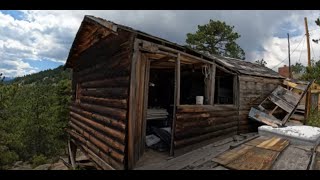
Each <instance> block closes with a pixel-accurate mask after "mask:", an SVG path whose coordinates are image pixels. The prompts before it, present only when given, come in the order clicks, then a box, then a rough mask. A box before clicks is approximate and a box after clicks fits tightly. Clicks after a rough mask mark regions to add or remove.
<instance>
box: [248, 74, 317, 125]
mask: <svg viewBox="0 0 320 180" xmlns="http://www.w3.org/2000/svg"><path fill="white" fill-rule="evenodd" d="M312 83H313V81H312V82H307V81H297V80H292V79H286V80H285V81H284V84H285V85H287V86H288V87H289V88H290V89H285V88H284V87H281V86H278V87H277V88H276V89H275V90H274V91H273V92H272V93H271V94H270V95H269V96H268V97H267V98H266V99H265V100H264V101H263V102H262V103H260V105H259V106H258V108H259V110H258V109H256V108H254V107H252V108H251V110H250V112H249V117H250V118H251V119H254V120H256V121H259V122H262V123H265V124H267V125H270V126H273V127H279V126H283V125H284V124H285V123H286V122H287V120H289V119H290V117H291V116H292V115H293V113H294V112H295V110H296V108H297V107H298V105H299V103H300V101H301V99H302V98H303V96H304V95H305V94H306V93H307V91H308V89H309V87H310V85H311V84H312ZM302 89H303V90H304V91H302V93H298V92H295V90H300V91H301V90H302ZM267 101H271V102H272V103H273V104H275V107H274V108H273V109H272V110H268V109H267V108H265V107H263V104H264V103H265V102H267ZM277 108H281V109H282V110H284V111H286V112H287V114H286V115H285V116H284V118H283V119H277V118H275V117H274V116H273V113H275V112H276V110H277Z"/></svg>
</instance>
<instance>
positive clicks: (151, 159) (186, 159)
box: [135, 133, 320, 170]
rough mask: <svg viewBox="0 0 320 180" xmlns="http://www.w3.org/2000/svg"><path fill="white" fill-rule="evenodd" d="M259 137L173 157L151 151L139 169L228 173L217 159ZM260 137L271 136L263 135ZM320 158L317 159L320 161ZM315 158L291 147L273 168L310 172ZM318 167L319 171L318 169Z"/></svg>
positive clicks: (238, 138)
mask: <svg viewBox="0 0 320 180" xmlns="http://www.w3.org/2000/svg"><path fill="white" fill-rule="evenodd" d="M257 136H258V134H257V133H250V134H242V135H234V136H233V137H229V138H224V139H222V140H219V141H216V142H214V143H211V144H209V145H207V146H204V147H202V148H198V149H196V150H193V151H191V152H189V153H186V154H183V155H180V156H177V157H171V158H170V157H169V156H168V153H167V152H166V153H164V154H159V153H158V152H155V151H147V152H146V153H145V154H144V157H143V158H142V159H141V161H139V162H138V163H137V166H136V168H135V170H228V168H226V167H223V166H221V165H220V164H218V163H216V162H214V161H213V159H214V158H215V157H217V156H218V155H220V154H223V153H225V152H227V151H228V150H230V147H236V146H238V145H240V144H244V143H246V142H250V141H251V139H253V138H255V137H257ZM260 138H267V137H264V136H260ZM260 138H259V139H260ZM318 155H319V154H317V157H316V159H320V158H318ZM311 159H312V146H307V145H293V144H289V145H288V146H287V147H286V148H285V149H284V150H282V152H281V154H280V155H279V156H278V157H277V158H276V161H275V162H274V163H273V166H272V168H271V169H273V170H306V169H308V166H309V165H310V162H311ZM319 162H320V161H319V160H318V161H316V164H317V163H318V164H319ZM139 163H140V164H139ZM316 167H317V168H319V167H318V166H316ZM317 168H316V169H317Z"/></svg>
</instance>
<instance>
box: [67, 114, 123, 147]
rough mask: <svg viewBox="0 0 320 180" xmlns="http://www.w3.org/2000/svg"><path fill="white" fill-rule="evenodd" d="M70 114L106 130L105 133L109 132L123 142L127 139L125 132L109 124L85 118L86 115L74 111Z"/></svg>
mask: <svg viewBox="0 0 320 180" xmlns="http://www.w3.org/2000/svg"><path fill="white" fill-rule="evenodd" d="M70 116H71V117H73V118H75V119H76V120H79V121H81V122H83V123H85V124H88V125H90V126H92V127H93V128H96V129H99V130H100V131H102V132H104V133H105V134H108V136H110V137H114V138H117V139H119V140H120V141H121V142H124V140H125V134H124V133H122V132H119V131H117V130H115V129H112V128H110V127H108V126H104V125H102V124H100V123H97V122H95V121H92V120H91V119H88V118H85V117H83V116H81V115H79V114H76V113H74V112H70Z"/></svg>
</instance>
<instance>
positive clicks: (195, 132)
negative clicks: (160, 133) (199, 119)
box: [175, 121, 238, 140]
mask: <svg viewBox="0 0 320 180" xmlns="http://www.w3.org/2000/svg"><path fill="white" fill-rule="evenodd" d="M237 125H238V122H237V121H235V122H230V123H225V124H220V125H216V126H209V127H206V128H203V127H202V128H201V127H194V128H192V129H186V130H184V129H182V130H180V129H176V132H175V138H176V139H177V140H178V139H185V138H190V137H194V136H201V135H203V134H210V133H211V132H215V131H219V130H224V129H227V128H231V127H237Z"/></svg>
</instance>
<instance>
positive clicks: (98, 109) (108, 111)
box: [75, 103, 127, 121]
mask: <svg viewBox="0 0 320 180" xmlns="http://www.w3.org/2000/svg"><path fill="white" fill-rule="evenodd" d="M75 106H80V107H81V108H82V109H83V110H86V111H89V112H95V113H98V114H101V115H105V116H107V117H111V118H114V119H117V120H121V121H125V120H126V117H127V111H126V110H123V109H118V108H110V107H104V106H100V105H93V104H87V103H77V104H76V105H75Z"/></svg>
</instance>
